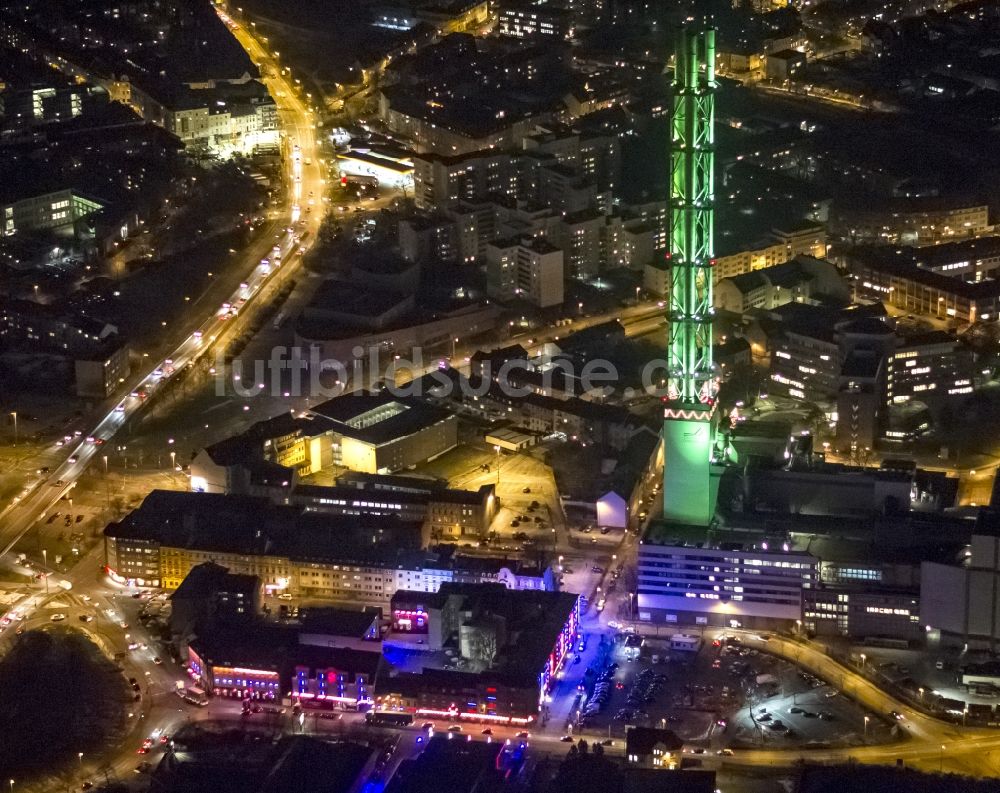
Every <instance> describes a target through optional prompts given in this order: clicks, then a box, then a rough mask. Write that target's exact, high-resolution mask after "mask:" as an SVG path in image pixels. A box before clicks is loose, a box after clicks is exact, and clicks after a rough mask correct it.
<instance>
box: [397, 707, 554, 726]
mask: <svg viewBox="0 0 1000 793" xmlns="http://www.w3.org/2000/svg"><path fill="white" fill-rule="evenodd" d="M413 712H414V713H415V714H416V715H418V716H440V717H441V718H446V719H453V718H459V719H465V720H466V721H478V720H483V721H490V722H493V723H494V724H531V722H533V721H534V720H535V717H534V716H527V717H524V716H495V715H491V714H489V713H459V712H457V711H452V710H434V709H433V708H417V709H416V710H414V711H413Z"/></svg>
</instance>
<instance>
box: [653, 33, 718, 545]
mask: <svg viewBox="0 0 1000 793" xmlns="http://www.w3.org/2000/svg"><path fill="white" fill-rule="evenodd" d="M673 87H674V107H673V117H672V120H671V139H670V147H671V151H670V253H669V259H670V306H669V314H668V317H667V319H668V322H669V327H670V330H669V341H668V344H669V348H668V351H667V361H668V372H667V375H668V391H669V403H668V405H667V407H666V411H665V413H664V421H663V451H664V472H663V506H664V509H663V513H664V518H665V519H666V520H668V521H674V522H681V523H690V524H697V525H706V526H707V525H708V523H709V521H710V520H711V519H712V515H713V513H714V511H715V488H713V486H712V475H711V474H712V455H713V451H714V446H715V426H716V423H715V416H714V413H715V392H716V375H715V370H714V368H713V366H712V314H713V308H712V266H713V265H714V264H715V260H714V258H713V256H714V251H713V242H712V231H713V224H714V217H713V215H714V207H715V186H714V178H713V176H714V157H715V152H714V144H715V135H714V130H713V127H714V123H715V87H716V83H715V30H714V29H712V27H711V25H710V24H709V23H708V22H707V21H706V20H705V19H692V18H689V19H688V20H687V22H686V23H685V24H684V25H683V26H682V28H681V30H680V32H679V35H678V38H677V49H676V52H675V55H674V86H673Z"/></svg>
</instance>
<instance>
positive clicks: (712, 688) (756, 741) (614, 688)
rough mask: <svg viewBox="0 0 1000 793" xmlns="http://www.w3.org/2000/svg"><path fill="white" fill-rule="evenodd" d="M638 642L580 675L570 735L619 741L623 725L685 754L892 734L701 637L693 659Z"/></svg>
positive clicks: (849, 741)
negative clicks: (671, 741)
mask: <svg viewBox="0 0 1000 793" xmlns="http://www.w3.org/2000/svg"><path fill="white" fill-rule="evenodd" d="M638 644H639V639H638V637H635V638H633V639H631V640H628V638H627V636H626V635H619V637H618V640H617V641H616V642H615V644H614V646H613V650H610V651H609V652H608V653H607V657H606V659H603V660H599V661H597V662H595V663H594V664H593V665H592V666H591V667H590V668H589V669H588V670H587V674H586V675H585V676H584V681H585V682H584V688H585V692H584V696H583V697H582V698H581V703H580V706H579V708H578V710H579V714H580V719H579V723H578V725H577V729H583V731H584V732H586V733H590V732H594V733H598V734H602V735H607V736H608V737H612V738H614V737H617V738H623V737H624V734H625V728H626V726H627V725H642V726H657V727H668V728H669V729H671V730H673V731H674V732H675V733H676V734H677V735H678V736H679V737H680V738H681V739H683V740H684V741H685V742H687V743H688V744H689V751H692V752H699V751H711V752H715V753H720V754H722V753H726V754H728V753H729V751H730V750H735V751H738V750H739V749H740V748H749V747H761V746H774V747H781V746H814V747H822V746H842V745H855V744H861V743H865V742H868V743H875V742H878V741H885V740H889V739H890V738H891V737H893V736H894V734H895V733H894V728H896V727H898V726H900V725H899V723H897V722H896V721H895V720H894V719H893V718H892V717H890V716H889V714H873V713H866V712H865V711H863V710H862V709H861V708H860V707H859V706H858V705H857V704H855V703H854V702H853V701H852V700H850V699H849V698H847V697H845V696H843V695H841V694H840V693H839V692H838V691H837V689H836V688H834V687H832V686H830V685H828V684H826V683H825V682H824V681H822V680H818V679H816V678H814V677H812V676H810V675H809V674H808V673H806V672H804V671H802V670H800V669H799V668H798V667H796V666H795V665H794V664H791V663H789V662H787V661H784V660H781V659H778V658H776V657H774V656H772V655H769V654H767V653H763V652H759V651H757V650H754V649H750V648H747V647H743V646H741V645H740V644H739V643H738V642H737V641H736V640H735V639H728V640H726V639H723V638H721V637H720V638H718V639H712V638H711V637H707V636H706V637H705V638H704V640H702V641H701V643H700V645H699V646H698V647H697V648H696V650H695V651H683V650H676V649H673V650H672V649H670V644H669V640H668V639H645V640H644V641H642V646H641V648H640V647H639V646H638ZM629 645H631V646H629ZM866 717H867V719H866ZM902 726H903V727H904V728H905V725H902Z"/></svg>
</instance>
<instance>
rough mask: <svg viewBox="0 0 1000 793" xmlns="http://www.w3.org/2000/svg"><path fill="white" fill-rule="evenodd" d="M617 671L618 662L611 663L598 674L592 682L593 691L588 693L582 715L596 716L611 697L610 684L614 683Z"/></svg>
mask: <svg viewBox="0 0 1000 793" xmlns="http://www.w3.org/2000/svg"><path fill="white" fill-rule="evenodd" d="M617 671H618V664H615V663H613V664H611V665H609V666H608V667H607V669H605V670H604V671H603V672H601V674H600V675H599V676H598V678H597V680H596V681H595V682H594V691H593V693H592V694H591V695H590V699H589V700H588V702H587V705H586V707H584V709H583V716H584V717H587V716H596V715H597V714H598V713H600V712H601V711H602V710H604V706H605V705H607V704H608V700H609V699H610V698H611V686H612V685H614V680H615V672H617Z"/></svg>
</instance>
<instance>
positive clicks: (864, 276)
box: [846, 237, 1000, 323]
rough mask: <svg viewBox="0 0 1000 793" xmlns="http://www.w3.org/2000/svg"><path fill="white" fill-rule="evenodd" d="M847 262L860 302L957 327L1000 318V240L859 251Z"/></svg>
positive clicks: (981, 239)
mask: <svg viewBox="0 0 1000 793" xmlns="http://www.w3.org/2000/svg"><path fill="white" fill-rule="evenodd" d="M846 259H847V263H848V266H849V268H850V270H851V273H852V275H853V276H854V289H855V294H856V296H857V297H859V298H864V299H866V300H872V299H874V300H880V301H884V302H885V303H886V304H887V305H891V306H893V307H895V308H897V309H900V310H901V311H906V312H911V313H914V314H923V315H926V316H931V317H935V318H937V319H941V320H945V321H948V320H954V321H955V322H958V323H965V322H968V323H973V322H978V321H993V320H996V319H997V318H998V316H1000V237H983V238H980V239H976V240H967V241H964V242H950V243H945V244H943V245H931V246H929V247H925V248H898V247H894V246H889V247H870V248H865V247H858V248H856V249H853V250H851V251H850V253H848V254H847V256H846Z"/></svg>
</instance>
